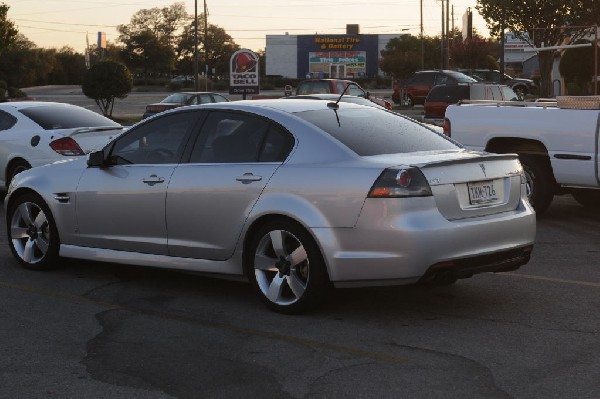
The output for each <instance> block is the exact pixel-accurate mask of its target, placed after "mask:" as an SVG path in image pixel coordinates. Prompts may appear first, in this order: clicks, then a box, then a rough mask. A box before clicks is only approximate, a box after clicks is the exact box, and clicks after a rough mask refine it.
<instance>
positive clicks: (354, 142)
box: [296, 107, 458, 156]
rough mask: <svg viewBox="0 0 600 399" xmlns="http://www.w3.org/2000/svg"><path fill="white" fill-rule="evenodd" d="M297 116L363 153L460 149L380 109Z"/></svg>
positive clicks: (333, 111)
mask: <svg viewBox="0 0 600 399" xmlns="http://www.w3.org/2000/svg"><path fill="white" fill-rule="evenodd" d="M336 113H337V117H336ZM296 115H297V116H299V117H300V118H302V119H304V120H306V121H308V122H310V123H312V124H314V125H316V126H318V127H319V128H321V129H322V130H324V131H326V132H327V133H329V134H330V135H332V136H333V137H335V138H336V139H338V140H339V141H341V142H342V143H343V144H344V145H346V146H347V147H348V148H350V149H351V150H352V151H354V152H355V153H357V154H358V155H361V156H371V155H381V154H397V153H406V152H413V151H435V150H453V149H457V148H458V147H457V146H456V145H455V144H454V143H452V142H451V141H450V140H448V139H447V138H446V137H445V136H443V135H441V134H438V133H436V132H434V131H432V130H429V129H427V128H425V127H423V126H421V125H420V124H418V123H416V122H413V121H411V120H409V119H405V118H403V117H402V116H399V115H396V114H394V113H392V112H387V111H384V110H380V109H376V108H368V107H362V108H361V109H357V108H351V109H344V108H343V107H341V108H340V109H338V110H337V112H336V111H335V110H333V109H326V110H325V109H324V110H318V111H304V112H299V113H297V114H296ZM338 121H339V122H338Z"/></svg>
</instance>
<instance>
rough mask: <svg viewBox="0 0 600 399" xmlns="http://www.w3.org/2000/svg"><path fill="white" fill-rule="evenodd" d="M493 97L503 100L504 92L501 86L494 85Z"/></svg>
mask: <svg viewBox="0 0 600 399" xmlns="http://www.w3.org/2000/svg"><path fill="white" fill-rule="evenodd" d="M491 88H492V99H493V100H499V101H502V92H501V91H500V87H499V86H492V87H491Z"/></svg>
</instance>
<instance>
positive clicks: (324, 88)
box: [297, 82, 331, 94]
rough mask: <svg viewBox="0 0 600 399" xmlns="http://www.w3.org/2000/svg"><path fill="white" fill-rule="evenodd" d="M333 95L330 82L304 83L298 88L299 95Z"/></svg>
mask: <svg viewBox="0 0 600 399" xmlns="http://www.w3.org/2000/svg"><path fill="white" fill-rule="evenodd" d="M323 93H331V89H330V88H329V82H302V83H300V85H299V86H298V92H297V94H323Z"/></svg>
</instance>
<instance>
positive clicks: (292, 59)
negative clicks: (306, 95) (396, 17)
mask: <svg viewBox="0 0 600 399" xmlns="http://www.w3.org/2000/svg"><path fill="white" fill-rule="evenodd" d="M401 36H402V35H401V34H397V35H373V34H368V35H361V34H345V35H267V36H266V49H265V52H266V71H265V72H266V74H267V75H271V76H283V77H286V78H293V79H303V78H307V77H310V78H335V79H352V78H363V77H367V78H371V77H375V76H383V72H382V71H381V70H380V69H379V58H380V57H381V50H384V49H385V46H386V45H387V43H388V42H389V41H390V40H391V39H392V38H395V37H401Z"/></svg>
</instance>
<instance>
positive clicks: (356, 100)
mask: <svg viewBox="0 0 600 399" xmlns="http://www.w3.org/2000/svg"><path fill="white" fill-rule="evenodd" d="M281 98H284V99H287V100H292V99H293V100H327V101H332V102H336V101H338V100H339V101H340V102H344V103H353V104H360V105H366V106H367V107H377V108H383V109H386V108H385V107H382V106H381V105H379V104H376V103H374V102H373V101H371V100H367V99H366V98H364V97H357V96H349V95H347V94H344V95H343V96H342V95H339V94H303V95H299V96H287V97H281Z"/></svg>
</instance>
